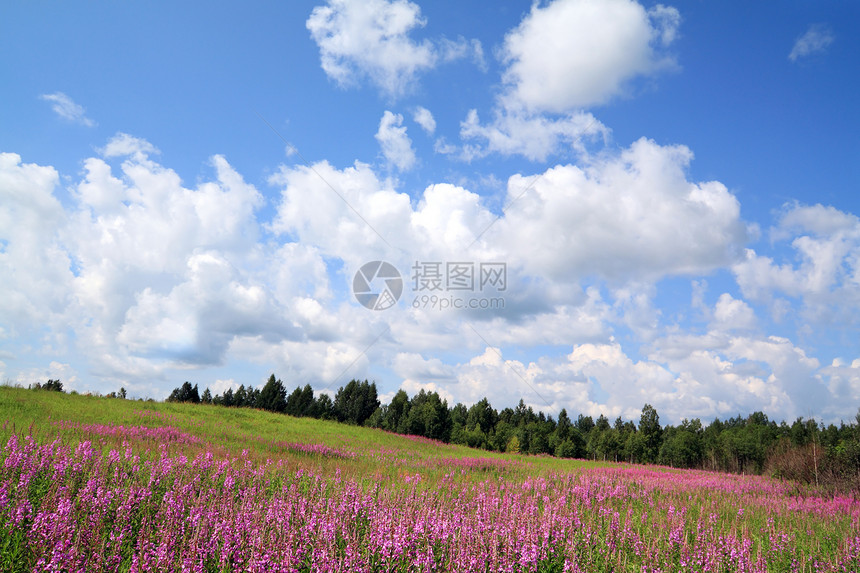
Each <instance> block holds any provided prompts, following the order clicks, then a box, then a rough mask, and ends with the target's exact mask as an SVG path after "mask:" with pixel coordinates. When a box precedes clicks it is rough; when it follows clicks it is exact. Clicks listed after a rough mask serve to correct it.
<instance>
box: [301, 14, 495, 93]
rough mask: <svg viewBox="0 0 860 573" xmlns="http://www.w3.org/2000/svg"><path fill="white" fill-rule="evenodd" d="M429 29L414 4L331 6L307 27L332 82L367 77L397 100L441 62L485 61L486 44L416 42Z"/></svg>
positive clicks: (352, 82)
mask: <svg viewBox="0 0 860 573" xmlns="http://www.w3.org/2000/svg"><path fill="white" fill-rule="evenodd" d="M425 24H426V21H425V20H424V19H423V18H422V17H421V8H420V7H419V6H418V5H417V4H414V3H412V2H409V1H408V0H329V2H328V3H327V4H326V5H325V6H317V7H316V8H314V10H313V12H312V13H311V15H310V17H309V18H308V20H307V22H306V26H307V28H308V30H309V31H310V33H311V37H312V38H313V39H314V41H315V42H316V43H317V45H318V46H319V49H320V60H321V63H322V68H323V70H324V71H325V73H326V74H327V75H328V76H329V77H330V78H331V79H333V80H334V81H336V82H337V83H338V84H339V85H341V86H343V87H348V86H352V85H355V84H357V83H358V81H359V80H360V79H362V78H364V77H367V78H369V79H370V80H371V81H372V82H373V83H374V84H376V85H377V87H379V88H380V89H381V90H382V91H383V92H385V93H386V94H387V95H389V96H392V97H396V96H400V95H402V94H403V93H405V92H408V91H410V90H411V89H413V88H414V85H415V82H416V81H417V79H418V76H419V74H420V73H421V72H424V71H427V70H430V69H432V68H434V67H436V65H438V63H439V62H440V60H441V61H451V60H454V59H459V58H462V57H466V56H469V55H472V57H473V59H475V61H476V62H478V63H479V65H480V63H481V62H482V61H483V51H482V49H481V45H480V42H476V41H471V42H468V41H466V40H465V39H459V40H457V41H453V40H441V41H439V42H437V43H435V44H434V42H432V41H430V40H427V39H425V40H422V41H420V42H417V41H414V40H413V39H412V38H410V34H411V33H412V31H413V30H415V29H417V28H422V27H424V25H425Z"/></svg>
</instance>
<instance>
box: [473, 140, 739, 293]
mask: <svg viewBox="0 0 860 573" xmlns="http://www.w3.org/2000/svg"><path fill="white" fill-rule="evenodd" d="M691 160H692V153H691V152H690V150H689V149H688V148H686V147H684V146H660V145H657V144H656V143H655V142H653V141H650V140H647V139H640V140H638V141H636V142H634V143H633V145H631V146H630V147H629V148H628V149H625V150H623V151H622V152H621V153H620V154H619V155H617V156H614V157H603V158H601V159H596V160H594V161H593V162H592V163H591V164H590V165H588V166H586V167H584V168H580V167H577V166H574V165H560V166H557V167H554V168H551V169H549V170H547V171H546V172H544V173H542V174H540V176H539V177H538V178H537V179H534V178H533V177H524V176H521V175H516V176H513V177H511V179H510V180H509V182H508V196H509V206H508V207H507V209H506V212H505V216H504V217H503V218H502V219H501V220H500V221H499V222H498V223H497V224H496V225H494V226H493V227H492V228H491V229H490V230H489V231H488V232H487V233H486V234H484V235H483V236H482V238H481V241H482V243H483V244H486V245H490V244H495V245H501V246H503V249H504V250H505V251H506V252H507V253H509V254H508V256H509V257H510V258H511V259H513V260H514V261H517V262H518V263H520V264H522V265H523V267H524V268H526V269H528V270H529V272H530V273H533V274H534V275H536V276H544V277H550V278H552V279H553V280H572V279H581V278H583V277H587V276H599V277H603V278H607V279H610V280H622V281H624V280H628V279H630V278H631V277H640V278H645V277H650V278H652V279H655V278H657V277H661V276H666V275H673V274H674V275H683V274H696V273H704V272H708V271H709V270H711V269H715V268H719V267H722V266H725V265H728V264H731V263H733V262H736V261H739V260H740V259H741V258H742V256H743V248H744V245H745V243H746V241H747V230H746V226H745V224H744V223H743V222H742V221H741V219H740V204H739V203H738V200H737V198H735V196H734V195H732V194H731V192H729V190H728V189H727V188H726V187H725V186H724V185H722V184H721V183H719V182H716V181H711V182H703V183H695V182H690V181H688V180H687V178H686V174H685V169H686V167H687V165H688V164H689V162H690V161H691Z"/></svg>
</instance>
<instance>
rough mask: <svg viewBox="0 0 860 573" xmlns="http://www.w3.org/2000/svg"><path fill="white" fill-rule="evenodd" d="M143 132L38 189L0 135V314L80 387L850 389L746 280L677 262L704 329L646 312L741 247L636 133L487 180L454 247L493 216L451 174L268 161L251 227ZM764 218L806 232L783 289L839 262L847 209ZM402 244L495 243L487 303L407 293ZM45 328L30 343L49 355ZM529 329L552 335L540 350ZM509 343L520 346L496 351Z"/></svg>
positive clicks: (734, 226) (831, 282)
mask: <svg viewBox="0 0 860 573" xmlns="http://www.w3.org/2000/svg"><path fill="white" fill-rule="evenodd" d="M392 115H393V114H392ZM396 119H397V118H394V117H393V118H392V120H396ZM397 121H399V120H397ZM397 121H395V122H394V123H397ZM392 125H393V124H392ZM154 153H156V150H155V148H154V147H153V146H152V145H151V144H149V143H148V142H146V141H144V140H140V139H137V138H134V137H132V136H129V135H123V134H118V135H117V136H116V137H115V138H113V139H112V140H111V141H109V142H108V143H107V145H106V146H105V147H104V149H103V150H102V151H101V154H102V157H91V158H87V159H86V160H85V161H84V162H83V165H84V173H83V174H82V176H81V177H80V179H79V181H78V182H77V183H76V184H74V185H72V186H71V187H70V188H71V190H72V193H71V196H70V200H71V205H70V206H67V207H64V206H63V205H62V204H61V203H60V202H59V201H58V200H57V198H56V197H54V190H55V188H56V187H57V184H58V182H59V175H58V174H57V172H56V171H55V170H54V169H53V168H51V167H43V166H38V165H29V164H24V163H22V161H21V158H20V157H18V156H17V155H14V154H3V155H0V194H2V195H3V197H2V199H3V200H2V201H0V241H2V242H0V273H2V278H3V280H4V284H6V285H11V287H9V288H8V289H7V292H8V296H5V297H3V299H2V300H0V329H2V333H3V336H6V337H7V338H11V337H17V336H19V335H20V332H19V331H20V330H21V329H22V328H24V327H27V325H32V324H38V325H40V326H44V327H45V329H46V330H47V331H49V332H50V333H51V335H50V336H49V337H53V338H55V339H56V341H59V340H60V338H61V337H62V335H63V333H69V338H68V341H67V342H66V344H67V345H68V346H69V347H70V350H69V354H72V353H73V354H74V355H75V360H77V361H82V363H83V364H85V365H86V369H87V372H88V373H92V374H91V376H92V377H94V378H96V379H98V380H99V381H98V382H93V383H92V385H91V386H90V387H87V386H84V385H83V384H84V383H81V386H80V388H87V389H92V390H98V391H102V392H109V391H114V390H117V389H118V388H119V386H120V385H124V386H125V387H126V388H127V389H128V390H129V391H130V392H132V393H133V394H135V395H142V396H147V395H149V396H164V395H166V392H167V391H169V389H170V387H172V386H175V385H176V379H177V377H179V379H181V380H184V379H187V378H191V379H192V380H194V377H189V376H187V375H186V374H185V372H186V371H187V370H189V369H202V368H212V367H215V366H218V365H225V364H231V363H235V362H240V363H242V364H258V365H265V369H266V371H267V372H268V371H272V370H274V371H275V372H277V373H278V376H280V377H281V378H282V379H284V380H289V381H290V384H293V383H296V384H299V383H301V384H304V383H311V384H313V385H315V386H316V387H317V389H318V390H319V389H320V388H321V387H325V386H328V387H337V385H340V384H342V383H344V382H345V381H346V380H348V379H350V378H353V377H357V378H361V379H363V378H372V377H373V373H374V371H377V372H378V370H377V369H379V368H385V369H388V370H389V371H392V372H394V373H395V374H396V375H397V376H398V377H399V378H400V379H402V380H403V386H404V388H406V389H407V390H409V391H410V393H414V392H415V391H416V390H417V389H419V388H425V389H430V390H435V391H438V392H440V394H441V395H442V396H444V397H446V398H448V399H449V401H450V402H455V401H463V402H466V403H469V402H473V401H475V400H477V399H480V398H481V397H483V396H485V395H486V396H489V397H490V398H491V401H492V403H493V404H494V405H495V406H496V407H505V406H513V405H515V404H516V403H517V402H518V401H519V400H520V398H524V399H525V401H526V403H528V404H530V405H532V406H533V407H535V408H537V409H544V410H545V411H553V412H556V411H557V410H558V409H560V408H561V407H566V408H568V410H569V411H571V412H583V413H587V414H590V415H595V416H596V415H599V414H601V413H602V414H605V415H607V416H611V417H614V416H618V415H622V416H624V417H625V418H628V419H635V418H636V417H637V416H638V412H639V410H640V409H641V407H642V404H644V403H645V402H649V403H652V404H654V405H655V406H656V407H657V408H658V411H659V412H660V413H661V416H663V420H664V421H673V420H674V421H677V419H678V418H680V417H682V416H687V417H689V416H701V417H703V418H706V419H709V418H710V417H711V416H713V415H714V414H718V415H720V416H729V415H735V414H737V413H743V412H750V411H753V410H758V409H761V410H763V411H765V412H766V413H768V415H772V416H777V417H787V416H792V415H794V414H796V413H797V414H801V415H806V414H807V412H806V411H805V410H804V408H806V407H811V408H814V412H813V413H816V414H819V415H828V416H844V415H850V414H851V413H850V412H845V408H843V407H842V404H843V403H846V402H847V400H848V399H849V398H852V397H853V396H855V395H856V393H857V388H858V387H860V386H858V382H857V376H856V372H855V371H854V370H852V368H854V367H853V366H852V367H848V366H845V365H844V364H841V363H835V364H833V365H831V366H828V367H825V368H821V367H820V365H819V363H818V361H817V360H816V359H815V358H814V357H812V356H810V355H809V354H807V352H806V351H805V350H803V349H802V348H800V347H799V346H797V345H796V344H794V343H793V342H791V341H790V340H787V339H785V338H777V337H772V336H767V334H760V333H761V332H762V331H763V330H765V325H763V324H761V323H760V321H759V318H758V317H756V316H755V312H754V311H753V308H752V307H751V306H750V305H749V304H748V303H747V300H754V299H751V298H750V297H749V296H748V295H747V294H746V290H742V292H743V293H744V298H743V299H742V298H741V297H740V296H734V295H730V294H728V293H723V294H722V295H721V296H720V297H719V299H718V300H717V301H716V303H715V304H713V305H706V304H705V302H704V299H705V292H704V290H705V284H704V282H698V283H697V284H699V286H698V287H697V288H696V289H694V299H696V301H697V302H696V303H695V306H696V307H697V308H700V310H702V319H701V321H700V323H701V325H702V327H703V328H706V329H707V332H706V333H705V334H701V335H693V334H689V333H685V332H684V330H683V329H682V328H680V327H679V326H678V325H673V326H672V327H669V328H667V327H666V326H665V325H664V324H663V321H664V318H663V317H662V315H661V309H660V308H659V307H657V306H656V305H655V300H656V299H657V297H658V292H659V288H660V287H659V285H660V282H659V280H660V279H661V278H662V277H665V276H671V275H678V274H684V275H686V274H691V275H694V276H696V277H697V279H698V276H699V274H700V273H706V272H710V271H712V270H714V269H720V268H725V267H726V266H727V265H732V264H733V263H736V264H735V267H734V268H735V269H736V271H737V272H738V276H743V273H741V272H740V271H739V270H738V269H741V268H743V267H744V265H748V264H749V262H750V261H749V260H748V259H743V256H742V251H743V247H744V245H745V242H746V241H747V230H746V227H745V225H744V223H743V222H742V221H741V219H740V210H739V205H738V202H737V200H736V198H735V197H734V196H733V195H732V194H731V193H730V192H729V191H728V190H727V189H726V188H725V187H724V186H723V185H721V184H719V183H717V182H693V181H690V180H689V177H688V176H687V173H686V169H687V166H688V164H689V162H690V161H691V159H692V154H691V153H690V151H689V150H688V149H686V148H685V147H682V146H660V145H657V144H656V143H654V142H652V141H649V140H646V139H643V140H640V141H637V142H636V143H634V144H633V145H632V146H630V148H628V149H624V150H622V151H621V152H620V153H617V154H609V153H606V154H603V155H600V156H595V157H590V158H589V159H588V160H587V161H586V162H585V163H584V164H583V165H582V166H580V167H575V166H571V165H563V166H557V167H554V168H552V169H549V170H547V171H545V172H543V173H537V174H534V175H531V176H528V177H527V176H525V175H517V176H514V177H512V178H511V179H510V181H509V183H508V195H509V197H510V199H511V200H513V199H516V198H517V197H518V196H520V195H522V196H521V197H519V199H518V200H516V201H514V202H513V203H512V204H510V205H509V207H508V208H507V209H506V210H505V211H504V212H503V213H502V216H501V218H500V219H499V220H498V221H497V222H496V224H495V225H493V226H492V227H490V230H489V231H488V232H487V233H486V234H485V235H484V236H483V237H482V238H481V240H480V241H479V242H478V243H476V244H475V245H474V246H473V248H472V249H470V250H467V249H466V246H467V245H469V243H471V242H472V240H473V239H474V237H475V235H476V234H477V233H478V232H480V231H481V230H482V229H485V228H487V227H488V226H489V225H490V224H491V223H492V222H493V220H494V219H495V218H496V215H495V214H494V213H493V212H492V211H491V210H490V209H488V208H487V206H486V205H484V204H483V202H482V199H481V197H480V196H479V195H477V194H476V193H473V192H471V191H469V190H468V189H466V188H464V187H461V186H457V185H453V184H450V183H439V184H433V185H429V186H428V187H427V188H426V189H425V190H424V192H423V194H421V195H420V197H418V198H417V199H416V200H412V199H411V198H410V197H409V195H407V194H405V193H401V192H398V191H397V190H396V189H394V188H392V185H393V183H392V182H390V181H387V180H383V179H380V177H378V175H377V174H376V172H375V171H374V170H373V169H371V167H370V166H368V165H365V164H361V163H356V164H355V165H354V166H352V167H347V168H344V169H337V168H335V167H333V166H332V165H330V164H328V163H326V162H320V163H317V164H315V165H313V166H311V167H306V166H298V167H289V168H288V167H282V168H281V169H280V171H279V172H278V173H277V175H275V176H274V177H273V178H272V183H273V184H274V185H276V186H278V187H279V189H280V191H281V194H280V198H279V199H278V200H277V202H276V203H275V205H274V206H275V209H276V214H275V216H274V218H273V220H272V222H271V224H270V225H269V231H271V232H272V235H271V236H268V237H266V236H265V235H263V229H262V227H263V226H264V223H263V222H261V221H260V219H259V213H258V209H259V208H260V207H261V206H262V204H263V198H262V195H261V194H260V193H259V192H258V191H257V190H256V189H255V188H254V187H253V186H252V185H249V184H248V183H246V182H245V181H244V180H243V178H242V176H241V175H240V174H239V173H237V172H236V171H235V170H234V169H233V168H232V167H231V166H230V164H229V163H228V162H227V160H226V159H225V158H223V157H220V156H214V157H213V158H212V160H211V168H212V176H211V177H210V178H209V179H208V180H206V179H204V180H201V181H200V182H197V183H196V184H195V185H194V186H193V187H188V186H186V185H184V184H183V183H182V181H181V180H180V178H179V177H178V175H177V174H176V173H175V172H174V171H172V170H171V169H169V168H168V167H165V166H163V165H161V164H159V163H157V162H156V161H155V160H154V159H153V158H152V156H153V154H154ZM329 185H331V187H329ZM332 187H333V188H334V189H335V190H337V192H338V193H340V194H341V195H342V197H343V199H341V197H339V196H338V193H335V192H333V191H332ZM344 200H345V201H346V202H345V201H344ZM347 202H348V204H347ZM353 208H354V209H355V210H353ZM356 211H357V212H359V213H361V214H362V216H363V217H364V219H365V220H366V221H367V222H368V223H369V224H370V225H372V226H373V228H374V229H376V230H378V231H379V233H380V235H382V236H383V237H386V240H388V241H389V243H391V244H392V246H391V247H389V245H386V244H385V243H384V242H383V241H382V240H381V239H380V238H379V236H378V235H376V233H375V232H374V231H373V230H372V229H371V228H370V227H369V226H368V225H367V224H366V223H365V222H364V221H362V219H361V218H359V217H358V215H356ZM45 222H47V223H49V225H48V226H49V227H52V228H55V229H56V232H45V231H44V229H45ZM798 234H800V235H801V236H800V237H798V236H797V235H798ZM771 235H772V236H773V237H777V239H776V240H790V241H792V245H795V246H796V248H797V249H800V250H802V249H806V250H802V252H804V253H807V254H808V257H809V263H808V264H810V265H813V266H812V267H810V268H809V269H805V268H804V266H803V265H804V264H807V263H806V262H805V259H801V261H800V263H798V264H797V266H794V265H792V264H787V265H786V271H785V275H786V277H787V279H786V285H788V286H787V287H786V288H794V289H796V291H793V292H798V293H806V292H807V291H806V290H804V289H807V290H808V291H809V292H810V293H812V294H816V296H818V295H820V294H822V293H823V296H825V297H830V296H832V297H833V298H832V299H829V298H828V299H827V300H830V301H831V302H833V301H835V300H837V294H838V295H840V296H843V295H844V294H845V293H849V292H853V291H850V288H855V290H856V285H855V283H856V284H860V281H857V280H856V279H855V277H856V276H858V273H857V272H856V270H855V269H856V266H857V261H858V256H857V253H858V252H860V249H858V248H857V247H856V244H857V241H858V237H860V231H858V223H857V220H856V218H853V216H851V215H848V214H845V213H842V212H839V211H837V210H835V209H832V208H826V207H822V206H814V207H800V206H793V207H790V208H787V209H786V210H785V211H784V213H783V214H782V216H781V218H780V221H779V224H778V225H777V226H776V227H775V228H774V229H773V230H772V233H771ZM800 239H804V240H800ZM816 245H817V247H816ZM753 256H755V254H754V253H753ZM828 257H829V258H828ZM840 257H841V258H840ZM374 259H384V260H389V261H391V262H393V263H394V264H395V265H396V266H397V267H398V268H399V269H401V272H402V273H403V274H404V278H405V282H406V283H407V287H406V292H405V293H404V299H403V301H402V302H401V303H400V305H399V306H398V307H397V308H396V309H391V310H389V311H386V313H384V314H383V313H379V314H368V311H366V310H365V309H363V308H362V307H360V306H359V305H358V304H356V303H355V302H354V301H353V300H352V298H351V295H350V293H349V285H350V284H351V282H350V281H351V278H352V276H353V274H354V272H355V270H356V269H357V268H358V266H360V265H361V264H363V263H364V262H367V261H368V260H374ZM416 260H423V261H432V260H439V261H455V260H474V261H487V260H493V261H499V260H501V261H505V262H507V264H508V278H509V288H508V290H507V291H506V292H505V293H504V295H503V296H504V299H505V303H506V306H505V308H504V310H502V311H498V312H495V313H467V312H464V311H448V312H440V311H438V310H426V309H413V308H412V305H411V302H412V301H411V298H410V297H411V296H413V295H414V293H412V291H411V280H410V277H409V276H408V274H409V272H410V270H411V266H412V264H413V263H414V261H416ZM825 261H830V262H829V263H827V264H826V265H824V266H823V267H821V268H820V269H818V270H815V268H814V264H819V265H823V264H824V262H825ZM833 261H835V263H834V262H833ZM759 262H760V263H761V260H759ZM771 270H772V269H771V267H769V266H768V265H767V264H765V265H763V270H762V273H763V274H764V276H765V277H767V273H768V272H770V271H771ZM739 283H740V284H741V286H742V287H744V285H745V283H744V282H743V281H742V280H740V279H739ZM816 285H818V286H816ZM851 285H855V286H854V287H851ZM765 286H766V284H764V285H759V287H762V288H764V287H765ZM849 287H850V288H849ZM815 289H819V290H815ZM839 289H842V290H841V291H839ZM804 296H807V295H804ZM809 298H810V300H813V299H814V300H824V299H823V298H814V297H812V296H811V294H810V295H809ZM839 300H841V301H842V304H843V305H846V304H847V305H848V306H849V307H850V305H851V304H854V303H853V302H851V301H852V299H851V298H850V297H848V298H845V297H844V296H843V298H841V299H839ZM845 301H848V302H847V303H846V302H845ZM616 329H623V330H624V331H625V332H632V333H633V335H634V340H635V342H634V344H644V345H645V346H644V347H642V348H640V349H639V355H638V356H634V355H633V354H631V351H630V348H629V344H630V343H628V342H624V343H621V342H618V341H616V340H615V339H614V338H613V334H617V333H616V332H615V331H616ZM667 332H669V334H667ZM56 341H54V342H51V341H48V342H45V341H44V340H43V341H42V342H41V344H42V349H43V350H45V352H51V353H53V352H54V351H53V349H52V346H51V345H55V346H59V343H57V342H56ZM546 347H553V348H555V349H556V351H555V354H553V353H552V352H550V353H549V354H548V355H543V354H544V352H543V349H544V348H546ZM21 348H23V346H16V347H15V350H16V352H14V353H11V354H9V355H8V357H7V356H6V355H4V356H3V360H4V362H6V365H5V366H4V367H3V370H4V375H9V376H12V377H15V376H17V375H18V373H20V372H22V371H25V370H26V368H25V369H17V370H16V369H15V363H16V362H17V361H18V359H17V358H16V356H17V355H18V354H20V352H19V350H20V349H21ZM511 348H513V349H514V351H515V352H518V353H521V354H524V355H525V356H527V357H522V356H521V355H517V356H516V358H511V357H510V355H511V350H508V349H511ZM558 349H568V350H569V352H563V353H561V354H559V353H558ZM442 353H444V354H442ZM500 353H501V354H502V355H501V356H500ZM530 353H533V355H532V356H529V354H530ZM57 362H58V363H59V364H62V363H66V362H69V363H71V364H72V365H71V366H70V368H72V369H74V368H78V370H80V371H83V370H82V368H79V367H78V364H74V363H73V362H72V361H70V360H68V359H67V358H66V357H60V358H58V359H57ZM79 364H80V362H79ZM209 371H210V372H211V371H212V370H209ZM62 375H63V376H64V377H68V376H78V375H77V374H75V373H74V372H71V371H70V370H68V371H63V373H62ZM216 376H217V377H218V378H220V379H221V380H222V382H219V383H218V384H220V386H219V388H226V387H227V386H226V384H228V383H229V384H235V380H238V377H237V376H235V373H234V372H232V371H229V372H223V371H219V373H218V374H216ZM214 377H215V376H213V377H212V378H214ZM257 378H259V377H257ZM198 379H199V377H198ZM210 379H211V378H210ZM64 381H65V378H64ZM397 381H399V380H393V381H391V380H389V381H386V382H389V383H390V382H397ZM79 382H80V379H79V378H77V379H76V384H78V383H79ZM248 382H249V381H248V380H245V381H244V383H246V384H247V383H248ZM259 382H260V380H254V381H251V383H253V384H259ZM204 386H205V384H201V388H202V387H204ZM389 389H390V388H389Z"/></svg>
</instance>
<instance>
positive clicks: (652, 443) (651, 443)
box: [639, 404, 663, 464]
mask: <svg viewBox="0 0 860 573" xmlns="http://www.w3.org/2000/svg"><path fill="white" fill-rule="evenodd" d="M639 434H640V435H641V436H642V438H643V441H644V451H643V452H642V461H643V462H645V463H649V464H653V463H654V462H656V461H657V456H658V455H659V454H660V445H661V442H662V438H663V431H662V428H661V427H660V416H659V415H658V414H657V410H655V409H654V407H653V406H652V405H651V404H645V406H643V408H642V415H641V416H640V418H639Z"/></svg>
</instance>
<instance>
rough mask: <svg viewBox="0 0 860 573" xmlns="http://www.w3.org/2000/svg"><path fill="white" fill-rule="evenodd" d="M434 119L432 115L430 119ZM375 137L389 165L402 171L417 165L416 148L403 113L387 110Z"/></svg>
mask: <svg viewBox="0 0 860 573" xmlns="http://www.w3.org/2000/svg"><path fill="white" fill-rule="evenodd" d="M425 111H426V110H425ZM432 119H433V118H432V117H431V118H430V120H431V121H432ZM375 137H376V141H378V142H379V146H380V147H381V148H382V155H383V156H384V157H385V161H386V162H388V164H389V165H392V166H394V167H396V168H397V169H399V170H400V171H408V170H409V169H411V168H412V167H413V166H414V165H415V150H414V149H412V140H411V139H409V136H408V135H407V134H406V127H404V126H403V116H402V115H400V114H399V113H391V112H390V111H387V110H386V111H385V113H384V114H383V115H382V119H381V120H379V130H377V132H376V136H375Z"/></svg>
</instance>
